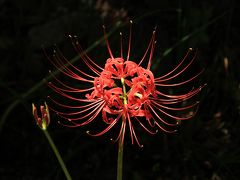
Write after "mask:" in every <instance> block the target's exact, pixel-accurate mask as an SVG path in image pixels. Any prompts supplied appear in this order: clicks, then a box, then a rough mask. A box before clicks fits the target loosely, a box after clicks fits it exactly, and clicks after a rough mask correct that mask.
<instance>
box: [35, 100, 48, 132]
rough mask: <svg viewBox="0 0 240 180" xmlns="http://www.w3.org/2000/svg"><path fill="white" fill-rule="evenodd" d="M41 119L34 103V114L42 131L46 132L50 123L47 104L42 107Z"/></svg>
mask: <svg viewBox="0 0 240 180" xmlns="http://www.w3.org/2000/svg"><path fill="white" fill-rule="evenodd" d="M40 112H41V117H39V116H38V112H37V108H36V106H35V105H34V104H33V103H32V113H33V117H34V119H35V121H36V123H37V125H38V126H39V127H40V128H41V129H42V130H46V129H47V126H48V125H49V123H50V114H49V110H48V106H47V103H46V102H45V103H44V106H40Z"/></svg>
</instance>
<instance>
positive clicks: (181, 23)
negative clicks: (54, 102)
mask: <svg viewBox="0 0 240 180" xmlns="http://www.w3.org/2000/svg"><path fill="white" fill-rule="evenodd" d="M239 5H240V4H239V2H238V1H234V0H209V1H193V0H186V1H183V0H178V1H167V0H160V1H159V0H152V1H147V0H145V1H144V0H141V1H137V0H134V1H126V0H122V1H110V0H109V1H108V0H105V1H104V0H102V1H101V0H98V1H87V0H78V1H77V0H72V1H66V0H61V1H53V0H48V1H46V0H40V1H31V0H22V1H11V0H0V26H1V28H0V55H1V56H0V100H1V101H0V112H1V120H0V152H1V154H0V179H1V180H2V179H24V180H25V179H27V180H28V179H65V177H64V174H63V173H62V171H61V168H60V166H59V164H58V162H57V159H56V157H55V155H54V153H53V152H52V149H51V148H50V146H49V144H48V142H47V140H46V138H45V136H44V134H43V133H42V132H41V130H40V129H39V128H38V127H37V126H36V124H35V122H34V120H33V117H32V114H31V103H33V102H34V103H35V104H36V105H37V106H38V105H40V104H42V103H43V102H44V101H45V100H46V97H47V95H49V94H51V93H52V91H51V90H50V89H49V88H47V85H46V84H45V83H43V82H44V81H43V79H44V78H46V77H47V76H48V70H49V69H53V67H52V66H51V64H50V62H49V61H48V60H47V58H46V56H45V55H44V53H43V50H42V46H43V45H44V47H45V49H46V50H47V52H48V53H49V55H51V53H52V51H51V50H52V47H53V45H54V44H57V46H58V47H59V48H60V49H61V51H62V52H63V53H64V54H65V55H66V57H68V58H69V59H71V58H74V57H75V56H76V53H75V52H74V50H73V48H72V46H71V41H70V40H69V38H68V36H67V35H68V34H73V35H77V36H78V37H79V39H80V42H81V44H82V45H83V46H84V48H87V47H91V45H92V44H93V43H94V42H95V41H96V40H98V39H99V38H101V37H102V27H101V26H102V24H105V25H106V27H107V30H109V31H111V29H113V28H116V27H117V23H118V22H121V23H123V24H124V26H121V27H119V28H117V30H116V31H115V32H114V33H113V34H112V35H111V37H110V42H111V45H112V47H114V48H113V52H114V53H118V47H119V32H120V31H123V32H126V33H125V34H127V32H128V25H127V24H128V23H127V22H128V21H129V20H130V19H133V20H134V24H133V43H132V48H133V49H132V57H138V56H139V55H142V54H143V52H144V49H145V48H146V45H147V42H148V39H149V38H150V36H151V33H152V30H153V28H154V27H155V26H157V47H156V51H155V55H154V59H153V61H154V62H153V71H155V72H161V71H166V70H165V69H167V68H169V67H172V66H173V65H174V64H176V63H177V62H179V61H180V60H181V58H182V57H183V56H184V54H185V53H186V51H187V49H188V48H189V47H193V48H197V49H198V57H197V60H196V63H195V65H194V67H193V69H192V70H193V71H194V70H196V69H199V67H200V68H204V69H205V71H204V73H203V74H202V75H201V77H200V78H199V82H197V83H198V84H204V83H207V84H208V85H207V86H206V87H205V88H204V90H203V91H202V92H201V93H200V96H199V97H198V98H199V100H201V104H200V108H199V112H198V114H197V116H196V117H195V118H193V119H191V120H189V121H186V122H185V123H183V124H182V125H181V126H180V128H179V133H177V134H176V135H168V134H164V133H161V132H160V133H158V134H157V135H156V136H150V135H148V134H146V133H145V132H144V133H141V130H140V133H138V137H139V139H140V141H141V142H142V144H144V148H139V147H138V146H137V145H136V144H135V145H131V143H130V140H129V135H128V134H127V136H126V139H127V140H126V143H125V147H124V179H128V180H129V179H132V180H145V179H151V180H170V179H184V180H201V179H210V180H230V179H239V176H240V170H239V168H240V146H239V142H240V139H239V137H240V136H239V135H240V131H239V128H240V121H239V120H240V119H239V115H240V82H239V80H240V73H239V69H240V60H239V59H238V57H239V53H240V46H239V42H240V33H239V32H240V31H239V27H238V26H237V25H238V24H239V22H240V20H239V14H238V11H239V10H240V9H239ZM106 54H107V52H106V46H105V45H104V44H103V43H100V44H99V45H98V47H97V48H94V49H92V50H91V52H89V55H90V56H91V57H93V59H96V61H97V62H98V63H99V64H102V65H103V64H104V61H105V59H106ZM224 59H225V60H224ZM226 62H228V63H226ZM227 64H228V65H227ZM53 70H54V69H53ZM58 120H59V117H57V116H56V115H55V114H54V113H52V114H51V124H50V126H49V127H48V131H49V133H50V134H51V136H52V138H53V139H54V142H55V143H56V145H57V147H58V148H59V151H60V153H61V154H62V156H63V159H64V160H65V163H66V165H67V167H68V169H69V171H70V174H71V175H72V178H73V179H83V180H84V179H85V180H87V179H88V180H95V179H105V180H112V179H116V165H117V164H116V162H117V144H113V143H112V142H110V141H109V139H110V138H111V133H110V134H107V135H104V136H103V137H99V138H93V137H90V136H88V135H86V133H85V131H86V130H88V129H90V128H91V125H90V126H88V127H83V128H81V127H80V128H66V127H63V126H61V125H59V124H58V123H57V121H58ZM95 128H96V127H95ZM113 134H114V133H113Z"/></svg>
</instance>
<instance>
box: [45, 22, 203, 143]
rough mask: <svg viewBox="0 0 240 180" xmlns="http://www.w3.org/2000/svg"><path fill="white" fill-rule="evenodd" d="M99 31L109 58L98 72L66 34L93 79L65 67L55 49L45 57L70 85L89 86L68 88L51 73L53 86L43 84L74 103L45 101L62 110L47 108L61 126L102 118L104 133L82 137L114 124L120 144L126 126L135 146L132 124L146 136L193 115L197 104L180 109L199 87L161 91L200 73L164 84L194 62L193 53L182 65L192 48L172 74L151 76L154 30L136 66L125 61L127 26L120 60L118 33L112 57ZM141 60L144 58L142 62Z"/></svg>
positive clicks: (171, 128) (168, 129)
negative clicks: (64, 121) (116, 53)
mask: <svg viewBox="0 0 240 180" xmlns="http://www.w3.org/2000/svg"><path fill="white" fill-rule="evenodd" d="M103 29H104V37H105V41H106V44H107V49H108V52H109V56H110V57H109V58H108V59H107V61H106V64H105V67H104V68H103V67H100V66H99V65H97V64H96V63H95V62H94V61H93V60H92V59H91V58H90V57H89V56H88V55H87V54H86V53H84V51H83V49H82V47H81V46H80V44H79V42H78V39H77V37H76V36H74V37H72V36H70V38H71V39H72V44H73V47H74V48H75V50H76V51H77V52H78V53H79V56H80V57H81V60H82V62H83V63H84V64H85V65H86V67H85V69H86V68H87V69H90V70H91V71H92V73H93V74H94V75H90V74H88V73H86V71H84V68H83V69H79V68H78V67H76V66H74V65H73V64H71V63H70V62H69V61H68V60H67V59H66V58H65V57H64V56H63V54H62V53H61V52H60V51H59V50H58V49H57V50H56V51H55V53H54V55H53V58H52V59H51V58H49V60H50V61H51V62H52V64H53V65H54V66H55V67H56V68H57V69H58V70H59V71H61V73H62V74H64V75H66V76H68V77H70V78H72V79H74V80H76V83H81V84H83V83H84V85H85V84H89V87H88V88H79V87H72V86H70V85H67V84H66V83H64V82H62V81H61V80H59V79H58V78H56V77H55V76H54V75H53V77H54V79H55V83H52V82H49V86H50V87H51V88H52V89H53V90H54V91H55V92H57V93H58V94H60V95H62V96H63V97H65V98H66V99H68V100H70V102H74V103H75V104H77V105H69V104H68V103H61V102H59V101H57V100H55V99H54V98H52V97H49V98H50V100H51V101H53V102H54V103H55V104H57V105H58V106H60V107H59V108H61V109H62V110H57V109H55V108H51V109H52V110H53V111H55V112H56V113H57V114H58V115H59V116H61V117H62V118H64V119H67V120H68V121H69V122H71V123H72V124H71V125H67V126H69V127H78V126H83V125H87V124H89V123H91V122H92V121H94V119H96V117H97V116H98V115H99V114H102V120H103V122H104V123H105V124H106V127H105V129H103V130H102V131H100V132H99V133H96V134H92V133H90V132H89V131H88V134H90V135H92V136H100V135H103V134H105V133H106V132H108V131H109V130H110V129H112V128H113V127H114V126H115V125H116V124H118V123H120V124H121V125H120V126H121V128H120V131H119V133H118V136H117V138H116V140H115V141H118V140H120V141H121V142H120V143H123V141H124V136H125V131H126V128H127V126H128V128H129V132H130V137H131V141H132V144H133V143H134V141H136V142H137V144H138V145H139V146H141V145H140V143H139V141H138V138H137V135H136V132H135V129H134V125H135V124H139V125H140V126H141V127H142V128H143V129H144V130H146V131H147V132H148V133H150V134H155V133H156V132H157V131H156V129H160V130H162V131H164V132H168V133H172V132H175V131H176V126H177V124H178V122H179V121H181V120H186V119H190V118H192V117H193V116H194V115H195V114H196V111H197V107H198V102H193V103H192V104H190V105H185V106H183V103H184V102H186V101H188V100H190V98H192V97H194V96H195V95H196V94H198V93H199V92H200V91H201V89H202V87H203V86H200V87H198V88H193V89H192V90H190V91H189V92H187V93H185V94H181V95H171V94H167V93H163V92H162V91H161V88H163V87H179V86H181V85H183V84H186V83H188V82H190V81H192V80H194V79H195V78H197V77H198V76H199V75H200V74H201V72H202V71H201V72H199V73H197V74H196V75H195V76H193V77H191V78H189V79H187V80H184V81H181V82H178V83H170V81H171V80H174V79H176V78H177V77H178V76H180V75H181V74H182V73H184V72H185V70H186V69H188V68H189V67H190V65H191V64H192V62H193V61H194V60H195V57H196V54H195V56H194V57H193V58H192V59H191V61H190V62H189V63H187V65H184V64H186V61H187V57H188V55H189V53H190V52H191V50H192V49H189V51H188V52H187V54H186V56H185V57H184V58H183V60H181V61H180V63H179V64H178V65H177V66H176V67H175V68H174V69H173V70H172V71H170V72H169V73H167V74H165V75H163V76H161V77H158V78H155V77H154V75H153V73H152V72H151V70H150V67H151V63H152V57H153V52H154V48H155V35H156V32H155V31H153V34H152V37H151V39H150V42H149V44H148V46H147V49H146V51H145V53H144V55H143V57H142V59H141V60H140V61H139V62H138V63H136V62H134V61H132V60H130V51H131V36H132V35H131V26H130V33H129V42H128V52H127V58H126V59H124V58H123V48H122V34H121V33H120V37H121V48H120V57H114V55H113V53H112V51H111V48H110V45H109V42H108V39H107V36H106V32H105V27H103ZM147 56H149V57H148V58H147ZM144 61H147V67H146V68H144V67H142V66H141V65H142V63H143V62H144ZM79 95H80V97H79ZM81 95H84V96H81ZM66 110H68V111H66ZM69 111H70V112H69ZM186 112H188V115H186ZM176 114H178V115H176ZM179 114H182V115H179ZM156 127H157V128H156Z"/></svg>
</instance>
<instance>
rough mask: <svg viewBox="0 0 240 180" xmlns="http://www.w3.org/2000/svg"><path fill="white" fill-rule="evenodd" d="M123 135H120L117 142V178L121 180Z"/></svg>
mask: <svg viewBox="0 0 240 180" xmlns="http://www.w3.org/2000/svg"><path fill="white" fill-rule="evenodd" d="M122 138H123V135H121V136H120V139H119V144H118V162H117V180H122V172H123V142H122Z"/></svg>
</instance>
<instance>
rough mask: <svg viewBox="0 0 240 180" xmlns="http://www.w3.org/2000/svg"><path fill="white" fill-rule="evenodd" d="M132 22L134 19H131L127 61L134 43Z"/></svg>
mask: <svg viewBox="0 0 240 180" xmlns="http://www.w3.org/2000/svg"><path fill="white" fill-rule="evenodd" d="M132 23H133V22H132V20H130V28H129V39H128V53H127V61H128V60H129V57H130V51H131V43H132Z"/></svg>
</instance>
